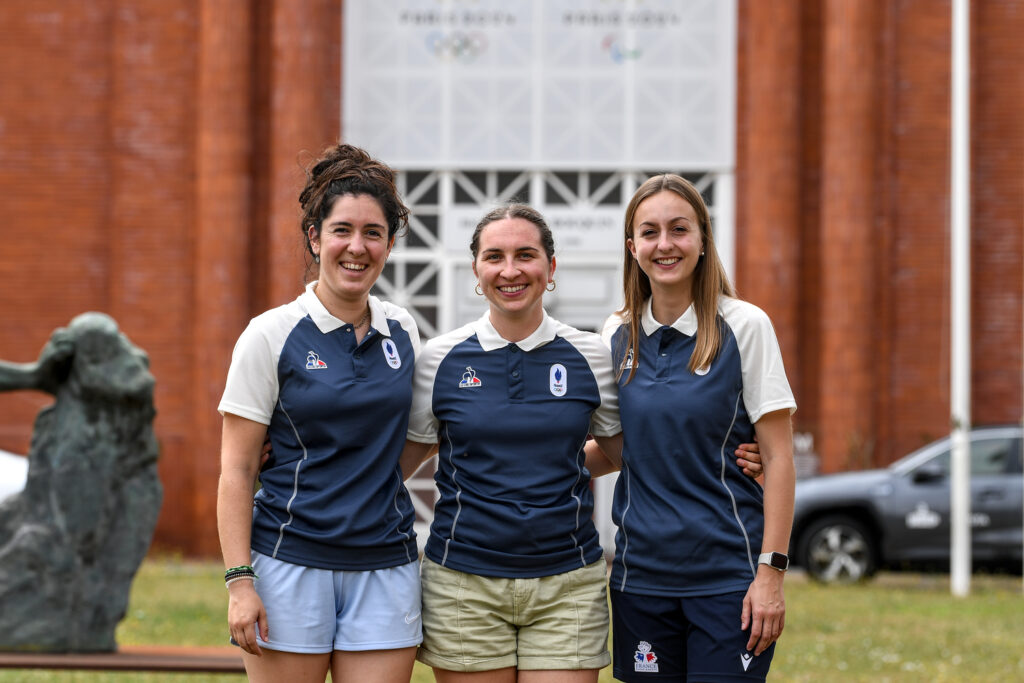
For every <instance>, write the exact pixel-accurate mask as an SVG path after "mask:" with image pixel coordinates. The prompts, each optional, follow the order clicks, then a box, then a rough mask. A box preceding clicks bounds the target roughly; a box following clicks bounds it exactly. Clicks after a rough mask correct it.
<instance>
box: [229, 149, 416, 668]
mask: <svg viewBox="0 0 1024 683" xmlns="http://www.w3.org/2000/svg"><path fill="white" fill-rule="evenodd" d="M299 202H300V204H301V206H302V232H303V235H304V238H305V242H306V248H307V250H308V252H309V254H310V256H311V257H312V260H313V261H314V265H315V267H316V268H317V270H318V271H319V273H318V279H317V280H315V281H313V282H310V283H309V284H308V285H307V286H306V290H305V292H303V293H302V294H301V295H299V297H298V298H297V299H295V300H294V301H293V302H291V303H289V304H286V305H284V306H281V307H278V308H275V309H272V310H270V311H267V312H266V313H263V314H262V315H260V316H257V317H256V318H254V319H253V320H252V321H251V322H250V324H249V326H248V327H247V328H246V330H245V331H244V332H243V333H242V336H241V337H240V338H239V340H238V343H237V345H236V346H235V350H234V354H233V357H232V360H231V368H230V370H229V372H228V379H227V386H226V388H225V390H224V396H223V399H222V400H221V403H220V407H219V410H220V412H221V413H222V414H223V415H224V427H223V430H224V431H223V441H222V452H221V478H220V486H219V490H218V502H217V518H218V526H219V532H220V540H221V549H222V551H223V554H224V562H225V566H226V567H227V571H226V573H225V581H226V583H227V585H228V591H229V593H230V599H229V605H228V623H229V626H230V630H231V637H232V640H233V641H234V642H236V643H237V644H238V645H239V646H240V647H241V648H242V650H243V651H244V652H245V654H244V660H245V666H246V671H247V673H248V675H249V679H250V680H253V681H323V680H325V678H326V676H327V672H328V670H329V671H330V672H331V676H332V679H333V680H334V681H349V680H352V681H354V680H359V681H360V682H363V681H382V682H384V681H388V682H391V681H408V680H409V677H410V675H411V672H412V666H413V660H414V657H415V653H416V646H417V645H418V644H419V643H420V640H421V626H420V588H419V563H418V560H417V548H416V539H415V534H414V532H413V521H414V513H413V507H412V503H411V501H410V499H409V494H408V492H407V491H406V489H405V486H404V484H403V483H402V472H401V469H400V467H399V456H400V454H401V451H402V446H403V444H404V443H405V433H406V428H407V424H408V420H409V406H410V402H411V400H412V378H413V364H414V361H415V356H416V354H417V353H418V352H419V333H418V331H417V329H416V324H415V322H413V319H412V316H411V315H410V314H409V313H408V312H407V311H406V310H405V309H402V308H400V307H398V306H395V305H393V304H390V303H388V302H385V301H380V300H379V299H377V298H376V297H374V296H371V295H370V288H371V287H373V284H374V283H375V282H376V281H377V278H378V277H379V276H380V273H381V270H382V269H383V268H384V263H385V261H386V260H387V258H388V255H389V254H390V252H391V248H392V247H393V246H394V243H395V237H396V235H397V234H398V232H399V231H400V230H401V229H403V228H404V227H405V226H406V224H407V216H408V210H407V209H406V207H405V206H404V204H403V203H402V200H401V198H400V197H399V195H398V191H397V188H396V187H395V174H394V171H392V169H390V168H389V167H387V166H386V165H384V164H383V163H381V162H379V161H377V160H375V159H373V158H371V157H370V156H369V155H368V154H367V153H366V152H364V151H363V150H361V149H359V148H357V147H352V146H350V145H337V146H335V147H332V148H330V149H328V150H327V151H326V152H325V153H324V154H323V156H322V157H321V158H320V159H318V160H317V161H316V162H315V163H314V164H313V166H312V167H311V169H310V171H309V174H308V179H307V183H306V187H305V188H304V189H303V190H302V193H301V194H300V196H299ZM265 439H269V441H270V443H271V445H272V449H271V452H270V455H269V458H268V460H267V461H266V463H265V464H262V466H261V451H262V447H263V443H264V440H265ZM257 478H258V479H259V484H260V489H259V492H258V493H256V495H255V497H254V496H253V488H254V485H255V483H256V480H257Z"/></svg>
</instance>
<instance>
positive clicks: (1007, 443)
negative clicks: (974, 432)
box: [971, 439, 1016, 475]
mask: <svg viewBox="0 0 1024 683" xmlns="http://www.w3.org/2000/svg"><path fill="white" fill-rule="evenodd" d="M1015 445H1016V439H985V440H979V441H974V442H972V443H971V474H977V475H992V474H1006V473H1007V472H1012V471H1013V464H1014V463H1013V461H1014V459H1015V457H1014V456H1016V453H1015V452H1014V450H1015V449H1014V446H1015Z"/></svg>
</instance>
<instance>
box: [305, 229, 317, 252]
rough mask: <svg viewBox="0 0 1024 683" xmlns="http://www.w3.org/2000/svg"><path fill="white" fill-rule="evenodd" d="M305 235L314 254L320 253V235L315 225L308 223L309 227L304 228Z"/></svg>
mask: <svg viewBox="0 0 1024 683" xmlns="http://www.w3.org/2000/svg"><path fill="white" fill-rule="evenodd" d="M306 236H307V237H309V246H310V248H311V249H312V250H313V255H314V256H319V255H320V235H319V234H317V231H316V226H315V225H310V226H309V229H308V230H306Z"/></svg>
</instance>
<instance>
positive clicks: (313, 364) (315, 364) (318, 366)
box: [306, 351, 327, 370]
mask: <svg viewBox="0 0 1024 683" xmlns="http://www.w3.org/2000/svg"><path fill="white" fill-rule="evenodd" d="M306 369H307V370H326V369H327V363H325V362H323V361H322V360H320V356H318V355H316V351H310V352H309V353H307V354H306Z"/></svg>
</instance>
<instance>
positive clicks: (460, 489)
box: [425, 335, 601, 577]
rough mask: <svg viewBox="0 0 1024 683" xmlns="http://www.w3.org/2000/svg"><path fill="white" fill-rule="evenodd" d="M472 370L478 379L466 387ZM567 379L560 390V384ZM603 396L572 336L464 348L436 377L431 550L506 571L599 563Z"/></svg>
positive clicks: (468, 566)
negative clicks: (597, 425)
mask: <svg viewBox="0 0 1024 683" xmlns="http://www.w3.org/2000/svg"><path fill="white" fill-rule="evenodd" d="M557 364H560V365H561V366H563V367H564V374H563V372H562V370H561V369H560V368H554V366H555V365H557ZM467 368H472V370H473V373H475V376H476V379H477V380H479V384H475V383H472V382H467V383H466V384H467V386H460V382H461V381H462V379H463V376H464V375H467V374H468V370H467ZM556 374H557V375H558V376H559V377H561V379H557V378H556ZM559 381H562V382H565V394H564V395H561V396H558V395H555V393H553V392H552V383H553V382H559ZM555 391H556V392H557V391H559V389H558V387H556V388H555ZM599 404H600V396H599V393H598V387H597V382H596V381H595V379H594V376H593V373H592V372H591V370H590V366H589V365H588V363H587V361H586V359H585V358H584V357H583V356H582V355H581V354H580V353H579V351H577V350H576V348H575V347H574V346H573V345H572V344H570V343H569V342H567V341H565V340H564V339H562V338H556V339H555V340H554V341H552V342H550V343H548V344H546V345H543V346H541V347H538V348H536V349H533V350H532V351H529V352H524V351H522V350H521V349H520V348H519V347H517V346H516V345H515V344H510V345H508V346H506V347H504V348H501V349H497V350H494V351H484V350H483V349H482V348H481V347H480V344H479V342H478V341H477V338H476V336H475V335H474V336H472V337H469V338H468V339H466V340H465V341H463V342H461V343H459V344H457V345H455V346H454V347H453V348H452V349H451V351H450V352H449V353H448V355H447V356H446V357H445V358H444V359H443V360H442V361H441V363H440V366H439V367H438V370H437V374H436V376H435V379H434V388H433V409H434V413H435V415H436V417H437V419H438V422H439V433H438V440H439V442H440V453H439V459H438V471H437V474H436V476H435V480H436V482H437V487H438V491H439V494H440V497H439V500H438V503H437V505H436V506H435V509H434V523H433V525H432V526H431V533H430V539H429V540H428V541H427V546H426V550H425V552H426V554H427V556H428V557H430V558H431V559H432V560H434V561H435V562H438V563H440V564H444V565H445V566H448V567H451V568H453V569H457V570H460V571H465V572H471V573H475V574H480V575H484V576H504V577H528V576H548V575H553V574H558V573H561V572H564V571H568V570H571V569H576V568H578V567H582V566H585V565H587V564H590V563H592V562H595V561H597V560H598V559H599V558H600V557H601V547H600V545H599V544H598V536H597V531H596V529H595V527H594V524H593V521H592V519H591V514H592V511H593V496H592V494H591V492H590V487H589V484H590V474H589V472H587V470H586V468H585V467H584V465H583V463H584V454H583V451H582V449H583V445H584V443H585V442H586V437H587V433H588V431H589V427H590V417H591V414H592V413H593V411H594V409H595V408H597V407H598V405H599Z"/></svg>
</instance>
